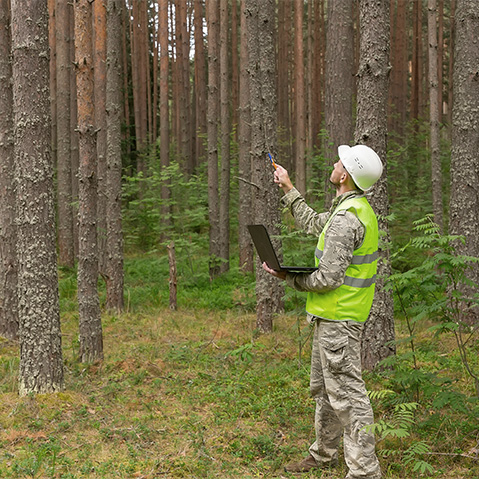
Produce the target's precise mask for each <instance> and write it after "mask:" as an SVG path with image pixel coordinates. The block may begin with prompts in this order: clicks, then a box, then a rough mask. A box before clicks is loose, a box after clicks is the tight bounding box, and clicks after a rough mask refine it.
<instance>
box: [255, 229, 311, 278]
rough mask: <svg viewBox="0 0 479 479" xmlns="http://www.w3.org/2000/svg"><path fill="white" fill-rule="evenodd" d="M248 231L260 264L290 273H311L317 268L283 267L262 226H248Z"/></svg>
mask: <svg viewBox="0 0 479 479" xmlns="http://www.w3.org/2000/svg"><path fill="white" fill-rule="evenodd" d="M248 230H249V233H250V235H251V238H252V239H253V243H254V246H255V248H256V251H257V252H258V256H259V258H260V260H261V262H262V263H266V264H267V265H268V266H269V267H270V268H271V269H274V270H275V271H285V272H291V273H312V272H313V271H316V269H317V268H315V267H314V266H283V265H282V264H280V262H279V260H278V255H277V254H276V251H275V250H274V248H273V243H271V238H270V236H269V233H268V230H267V229H266V228H265V226H264V225H248Z"/></svg>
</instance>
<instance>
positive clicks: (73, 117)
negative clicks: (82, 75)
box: [69, 3, 80, 261]
mask: <svg viewBox="0 0 479 479" xmlns="http://www.w3.org/2000/svg"><path fill="white" fill-rule="evenodd" d="M69 11H70V12H69V13H70V39H71V41H70V58H71V59H72V60H74V59H75V11H74V6H73V3H69ZM77 112H78V109H77V80H76V68H72V69H71V71H70V158H71V170H72V171H71V173H72V202H73V204H72V210H73V248H74V252H75V261H76V260H77V259H78V167H79V165H80V156H79V155H80V153H79V146H78V132H77V131H76V130H77Z"/></svg>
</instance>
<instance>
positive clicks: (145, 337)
mask: <svg viewBox="0 0 479 479" xmlns="http://www.w3.org/2000/svg"><path fill="white" fill-rule="evenodd" d="M190 306H191V307H190V308H189V309H186V308H184V307H182V308H180V310H179V311H176V312H172V311H170V310H169V309H167V308H165V307H162V308H157V309H155V310H152V309H149V310H147V311H144V312H140V311H136V312H131V311H130V312H125V313H123V314H122V315H119V316H115V315H105V317H104V318H103V328H104V352H105V358H104V361H102V362H101V363H97V364H90V365H84V364H81V363H79V362H78V359H77V355H78V318H77V314H76V313H74V312H68V313H64V314H62V331H63V349H64V363H65V390H64V391H63V392H59V393H56V394H50V395H31V396H27V397H19V396H18V393H17V378H18V364H19V359H18V353H19V352H18V345H16V344H14V343H11V342H6V341H2V342H0V352H1V356H0V478H1V479H9V478H41V479H47V478H51V479H54V478H63V479H80V478H104V479H107V478H136V479H151V478H213V477H214V478H256V477H264V478H269V477H270V478H288V477H295V476H293V475H290V474H286V473H284V472H283V466H284V464H286V463H288V462H290V461H292V460H296V459H301V458H302V457H304V456H305V455H306V454H307V448H308V446H309V444H310V442H311V440H312V438H313V435H314V429H313V414H314V405H313V402H312V400H311V398H310V397H309V390H308V386H309V384H308V383H309V360H310V346H311V345H310V328H309V326H308V325H306V324H305V321H304V317H303V315H302V314H301V315H299V314H293V313H290V314H285V315H280V316H278V317H276V318H275V321H274V331H273V333H271V334H267V335H258V334H257V332H256V330H255V315H254V314H253V313H251V312H247V311H241V309H235V310H223V311H219V312H212V311H205V310H202V309H195V308H194V305H190ZM398 333H399V334H402V333H401V327H400V326H399V327H398ZM434 348H436V349H437V350H436V351H435V353H434V354H433V353H432V347H431V353H430V356H429V358H428V359H425V360H424V363H423V364H422V367H425V368H426V367H428V365H429V363H430V364H433V363H435V362H438V361H439V360H438V358H440V357H441V355H444V354H446V353H445V352H444V349H441V348H446V350H447V348H448V345H447V344H443V343H440V342H438V343H435V345H434ZM456 373H457V374H456V381H457V383H458V384H459V387H460V388H463V389H464V390H465V391H467V394H468V396H470V395H471V394H470V392H471V382H470V381H469V380H468V379H467V378H465V377H464V376H462V373H461V367H460V365H458V366H457V371H456ZM365 380H366V383H367V386H368V389H370V390H376V391H379V390H381V389H384V388H385V387H386V384H385V382H384V381H385V380H384V379H383V378H381V377H380V376H378V375H375V374H371V373H367V374H365ZM372 402H373V406H374V409H375V415H376V420H377V421H379V420H384V421H386V420H388V419H390V418H391V410H390V408H386V407H383V405H382V403H381V402H380V401H375V400H374V398H373V401H372ZM420 402H421V401H420ZM472 407H474V405H473V406H471V407H468V409H467V411H465V412H461V411H458V410H457V409H455V410H451V409H450V408H448V407H447V406H444V407H443V408H441V407H436V409H431V408H428V407H423V408H418V409H417V410H416V411H415V418H414V421H415V422H414V424H412V428H411V430H410V431H409V436H407V437H402V438H394V437H390V438H387V439H385V440H380V441H378V444H377V450H378V455H379V457H380V461H381V465H382V468H383V472H384V478H401V479H405V478H419V477H435V478H443V479H446V478H447V479H461V478H464V479H466V478H470V479H472V478H479V460H478V453H479V446H478V443H479V422H478V421H477V417H476V420H474V418H472V419H471V416H470V415H468V411H470V410H471V408H472ZM475 410H476V411H477V407H476V409H475ZM422 442H427V443H428V444H429V449H428V450H427V452H425V453H424V454H422V455H421V454H416V455H415V456H411V454H409V455H408V453H407V451H408V450H409V451H410V449H411V447H414V445H417V444H420V443H422ZM340 456H341V455H340ZM410 457H413V460H411V461H409V460H408V458H410ZM420 460H421V461H425V462H427V463H428V464H429V465H430V469H429V471H430V472H421V470H423V471H424V469H421V464H423V462H421V461H420ZM415 467H416V468H417V471H414V468H415ZM346 472H347V471H346V468H345V465H344V461H343V459H342V457H340V464H339V466H338V468H336V469H334V470H331V471H314V472H312V473H310V474H305V475H303V476H302V477H307V478H313V477H314V478H323V479H343V478H344V477H345V476H346Z"/></svg>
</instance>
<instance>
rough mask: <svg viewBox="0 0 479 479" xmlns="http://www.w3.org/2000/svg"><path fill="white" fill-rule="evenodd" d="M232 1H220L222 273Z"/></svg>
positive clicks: (224, 262) (224, 264) (224, 265)
mask: <svg viewBox="0 0 479 479" xmlns="http://www.w3.org/2000/svg"><path fill="white" fill-rule="evenodd" d="M228 17H229V15H228V0H220V116H221V180H220V181H221V185H220V257H221V262H220V265H219V266H220V273H225V272H226V271H228V270H229V267H230V264H229V256H230V214H229V208H230V177H231V174H230V169H231V155H230V133H231V131H230V130H231V119H230V81H229V75H230V69H229V66H228V63H229V62H228V58H229V50H228V47H229V42H228V31H229V28H228V27H229V22H228Z"/></svg>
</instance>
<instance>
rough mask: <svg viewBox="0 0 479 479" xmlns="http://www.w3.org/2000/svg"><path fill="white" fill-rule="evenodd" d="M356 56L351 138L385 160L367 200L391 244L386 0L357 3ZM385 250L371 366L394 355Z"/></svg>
mask: <svg viewBox="0 0 479 479" xmlns="http://www.w3.org/2000/svg"><path fill="white" fill-rule="evenodd" d="M359 9H360V10H359V12H360V60H359V72H358V98H357V117H356V130H355V139H356V142H357V143H362V144H366V145H368V146H370V147H371V148H373V149H374V150H375V151H376V152H377V153H378V155H379V156H380V158H381V159H382V161H383V164H384V173H383V175H382V178H381V179H380V180H379V181H378V182H377V183H376V185H375V186H374V188H373V190H372V196H371V198H370V203H371V206H372V207H373V209H374V211H375V212H376V214H377V215H378V216H379V229H380V230H381V231H382V232H383V234H384V235H385V236H384V237H383V238H382V243H383V242H384V241H386V244H388V243H389V232H388V225H387V222H386V219H385V218H386V216H387V215H388V212H389V211H388V210H389V204H388V195H387V164H386V152H387V114H386V112H387V103H388V80H389V70H390V66H389V2H373V1H370V0H360V1H359ZM388 256H389V253H388V249H387V248H383V247H380V260H379V266H378V275H377V282H376V295H375V298H374V302H373V307H372V310H371V314H370V316H369V319H368V320H367V322H366V324H365V327H364V331H363V338H362V362H363V366H364V367H365V368H366V369H373V368H374V367H375V366H376V365H377V364H378V362H379V361H380V360H381V359H384V358H386V357H388V356H390V355H391V354H394V353H395V347H394V346H392V345H391V344H389V343H388V342H389V341H392V340H394V308H393V298H392V294H391V292H390V291H387V290H385V289H384V282H385V279H386V278H387V277H388V276H389V275H390V273H391V266H390V262H389V260H388Z"/></svg>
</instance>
